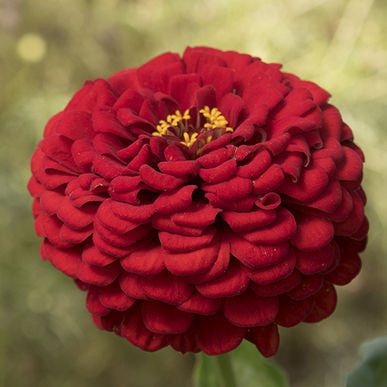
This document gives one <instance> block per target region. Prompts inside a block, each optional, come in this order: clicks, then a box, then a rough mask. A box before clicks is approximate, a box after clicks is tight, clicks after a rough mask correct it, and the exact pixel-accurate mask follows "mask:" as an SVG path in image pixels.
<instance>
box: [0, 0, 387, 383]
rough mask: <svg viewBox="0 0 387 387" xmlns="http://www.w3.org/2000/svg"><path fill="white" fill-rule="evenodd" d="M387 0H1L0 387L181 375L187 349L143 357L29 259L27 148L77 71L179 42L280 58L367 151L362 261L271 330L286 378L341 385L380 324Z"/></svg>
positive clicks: (132, 60) (185, 375)
mask: <svg viewBox="0 0 387 387" xmlns="http://www.w3.org/2000/svg"><path fill="white" fill-rule="evenodd" d="M386 18H387V2H386V1H385V0H374V1H373V0H361V1H360V0H348V1H347V0H283V1H271V0H260V1H258V0H245V1H239V0H228V1H227V0H212V1H205V0H197V1H194V2H190V1H180V0H165V1H163V0H121V1H120V0H94V1H93V0H53V1H46V0H0V90H1V91H0V122H1V126H0V135H1V137H0V138H1V141H0V187H1V189H0V245H1V250H0V251H1V260H0V385H3V386H7V387H8V386H11V387H19V386H33V387H40V386H48V387H51V386H55V387H65V386H72V387H81V386H82V387H86V386H93V387H102V386H107V385H113V386H117V387H120V386H122V387H123V386H131V387H136V386H150V387H153V386H167V385H168V386H172V387H173V386H181V387H184V386H190V385H191V380H190V374H191V369H192V363H193V356H191V355H185V356H181V355H180V354H178V353H175V352H173V351H172V350H170V349H164V350H162V351H160V352H158V353H155V354H149V353H146V352H143V351H140V350H138V349H137V348H134V347H133V346H132V345H130V344H128V343H127V342H126V341H125V340H123V339H119V338H118V337H116V336H115V335H113V334H108V333H105V332H100V331H98V330H97V329H96V328H95V327H94V325H93V324H92V322H91V319H90V317H89V315H88V312H87V311H86V309H85V307H84V297H85V295H84V294H82V293H81V292H79V291H78V290H77V289H76V288H75V286H74V285H73V282H72V281H71V280H70V279H68V278H65V277H64V276H63V275H62V274H61V273H59V272H58V271H57V270H56V269H54V268H53V267H51V266H50V265H49V264H48V263H47V262H41V261H40V258H39V241H38V238H37V237H36V236H35V234H34V231H33V221H32V216H31V211H30V206H31V199H30V197H29V195H28V193H27V191H26V188H25V187H26V183H27V181H28V178H29V175H30V172H29V159H30V157H31V154H32V152H33V151H34V149H35V147H36V145H37V143H38V141H39V139H40V138H41V136H42V131H43V128H44V125H45V123H46V122H47V120H48V118H49V117H50V116H52V115H53V114H54V113H56V112H57V111H59V110H61V109H62V108H63V107H64V105H65V103H66V101H67V100H68V99H69V98H70V97H71V95H72V94H74V92H75V91H76V90H77V89H78V88H80V87H81V85H82V83H83V81H84V80H85V79H92V78H96V77H107V76H109V75H111V74H112V73H113V72H115V71H118V70H120V69H122V68H125V67H131V66H137V65H140V64H141V63H143V62H145V61H146V60H148V59H149V58H151V57H152V56H154V55H157V54H159V53H161V52H163V51H169V50H170V51H174V52H180V53H181V52H182V51H183V49H184V48H185V46H186V45H191V46H194V45H209V46H215V47H219V48H221V49H234V50H237V51H240V52H247V53H250V54H253V55H256V56H259V57H261V58H262V59H263V60H265V61H268V62H281V63H283V64H284V68H285V70H286V71H289V72H295V73H296V74H298V75H300V76H301V77H303V78H304V79H309V80H313V81H316V82H318V83H320V84H321V85H322V86H323V87H325V88H326V89H327V90H328V91H330V92H331V93H332V95H333V98H332V101H333V103H334V104H336V105H337V106H338V107H339V108H340V110H341V112H342V115H343V117H344V119H345V120H346V122H347V123H348V124H349V125H350V126H351V127H352V128H353V130H354V133H355V138H356V141H357V143H358V144H360V145H361V146H362V148H363V149H364V151H365V153H366V158H367V162H366V165H365V174H364V175H365V179H364V187H365V189H366V191H367V194H368V198H369V204H368V207H367V214H368V215H369V218H370V220H371V231H370V238H369V247H368V249H367V251H366V252H365V253H364V254H363V255H362V258H363V262H364V268H363V271H362V273H361V275H360V276H359V277H358V278H357V279H355V280H354V281H353V283H352V284H350V285H349V286H346V287H344V288H342V289H338V293H339V304H338V307H337V311H336V313H335V314H334V315H333V316H332V317H331V318H329V319H328V320H326V321H323V322H321V323H319V324H311V325H308V324H304V325H300V326H297V327H295V328H291V329H289V330H288V329H282V330H281V338H282V343H281V347H280V351H279V354H278V355H276V357H275V359H276V361H277V362H279V363H280V364H281V365H282V366H283V367H284V368H285V369H286V370H287V372H288V373H289V376H290V382H291V385H292V386H294V387H310V386H312V385H314V386H318V387H319V386H323V387H325V386H340V385H344V381H345V376H346V374H347V373H348V372H349V370H350V369H351V368H352V366H353V364H354V363H355V361H356V348H357V347H358V346H359V344H360V342H362V341H363V340H364V339H368V338H372V337H374V336H377V335H383V334H386V326H387V324H386V323H387V308H386V301H387V298H386V292H385V291H383V290H382V289H385V288H386V282H387V281H386V272H387V260H386V259H385V255H386V252H387V240H386V238H385V237H384V235H385V232H386V230H387V228H386V225H387V217H386V216H385V215H386V213H387V200H385V192H386V191H387V176H386V167H385V166H386V164H387V152H385V149H386V145H387V136H386V134H385V125H386V121H387V113H386V110H387V98H386V97H387V23H385V20H386Z"/></svg>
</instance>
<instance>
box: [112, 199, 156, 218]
mask: <svg viewBox="0 0 387 387" xmlns="http://www.w3.org/2000/svg"><path fill="white" fill-rule="evenodd" d="M111 208H112V211H113V213H114V214H116V215H117V216H118V217H119V218H122V219H125V220H129V221H131V222H136V223H144V222H145V221H147V220H148V219H149V218H150V217H151V216H152V215H153V214H154V212H155V209H154V207H153V205H152V204H145V205H143V206H134V205H132V204H129V203H122V202H117V201H115V200H112V202H111Z"/></svg>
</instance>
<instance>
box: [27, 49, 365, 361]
mask: <svg viewBox="0 0 387 387" xmlns="http://www.w3.org/2000/svg"><path fill="white" fill-rule="evenodd" d="M329 97H330V95H329V94H328V93H327V92H326V91H325V90H323V89H322V88H320V87H319V86H317V85H316V84H314V83H312V82H308V81H303V80H300V79H299V78H298V77H297V76H295V75H293V74H289V73H285V72H282V71H281V66H280V65H278V64H267V63H264V62H262V61H261V60H260V59H259V58H255V57H251V56H249V55H245V54H239V53H236V52H232V51H227V52H223V51H220V50H216V49H212V48H204V47H197V48H187V49H186V51H185V52H184V54H183V56H182V57H180V56H179V55H177V54H173V53H166V54H163V55H160V56H158V57H157V58H155V59H153V60H151V61H149V62H148V63H146V64H144V65H143V66H141V67H139V68H131V69H126V70H123V71H120V72H118V73H116V74H114V75H113V76H112V77H110V78H109V79H106V80H105V79H97V80H94V81H87V82H86V83H85V85H84V86H83V87H82V88H81V89H80V90H79V91H78V92H77V93H76V94H75V95H74V97H73V98H72V99H71V101H70V102H69V104H68V105H67V106H66V108H65V109H64V110H63V111H62V112H60V113H58V114H56V115H55V116H54V117H52V118H51V119H50V121H49V122H48V124H47V126H46V128H45V132H44V139H43V140H42V141H41V142H40V143H39V145H38V148H37V150H36V151H35V153H34V155H33V158H32V174H33V177H32V178H31V180H30V182H29V190H30V192H31V195H32V196H33V197H34V198H35V199H34V204H33V213H34V216H35V219H36V221H35V226H36V232H37V234H38V235H39V237H42V238H44V239H43V242H42V247H41V255H42V257H43V259H45V260H49V261H50V262H51V263H52V264H53V265H54V266H55V267H57V268H58V269H59V270H61V271H62V272H63V273H64V274H66V275H68V276H70V277H72V278H74V279H75V281H76V283H77V285H78V286H79V288H80V289H82V290H85V291H87V300H86V306H87V309H88V310H89V312H90V313H91V314H92V317H93V320H94V322H95V324H96V325H97V326H98V327H99V328H102V329H105V330H110V331H114V332H115V333H117V334H118V335H120V336H123V337H125V338H126V339H128V340H129V341H130V342H131V343H133V344H134V345H136V346H138V347H140V348H142V349H145V350H148V351H155V350H158V349H160V348H162V347H164V346H167V345H170V346H172V347H173V348H174V349H176V350H178V351H181V352H183V353H185V352H198V351H204V352H206V353H207V354H220V353H224V352H227V351H230V350H232V349H234V348H235V347H237V346H238V345H239V343H240V342H241V341H242V340H243V339H246V340H249V341H251V342H253V343H254V344H255V345H256V346H257V347H258V349H259V350H260V351H261V352H262V353H263V354H264V355H265V356H270V355H273V354H274V353H276V351H277V349H278V344H279V335H278V329H277V327H278V325H280V326H284V327H291V326H294V325H296V324H298V323H300V322H308V323H313V322H318V321H320V320H322V319H324V318H326V317H327V316H329V315H330V314H331V313H332V312H333V311H334V309H335V306H336V291H335V287H334V285H345V284H347V283H349V282H350V281H351V280H352V279H353V278H354V277H355V276H356V275H357V274H358V272H359V270H360V267H361V261H360V259H359V256H358V253H359V252H360V251H362V250H363V249H364V248H365V245H366V234H367V230H368V223H367V219H366V217H365V216H364V205H365V201H366V198H365V195H364V192H363V190H362V188H361V186H360V183H361V179H362V165H363V161H364V157H363V154H362V152H361V150H360V149H359V148H358V147H357V146H356V145H355V144H354V142H353V135H352V132H351V129H350V128H349V127H348V125H346V124H345V123H344V122H343V121H342V118H341V116H340V113H339V111H338V110H337V108H336V107H335V106H333V105H331V104H329V103H328V99H329Z"/></svg>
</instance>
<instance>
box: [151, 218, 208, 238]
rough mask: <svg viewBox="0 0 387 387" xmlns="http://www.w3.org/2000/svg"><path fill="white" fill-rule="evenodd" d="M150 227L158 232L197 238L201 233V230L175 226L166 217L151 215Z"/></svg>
mask: <svg viewBox="0 0 387 387" xmlns="http://www.w3.org/2000/svg"><path fill="white" fill-rule="evenodd" d="M152 227H153V228H154V229H156V230H158V231H167V232H169V233H172V234H179V235H187V236H194V237H198V236H200V235H201V234H202V233H203V231H204V230H203V228H197V227H184V226H180V225H178V224H176V223H175V222H174V221H173V220H172V219H171V217H170V216H168V215H158V214H156V215H153V217H152Z"/></svg>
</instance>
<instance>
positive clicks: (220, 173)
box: [199, 159, 237, 184]
mask: <svg viewBox="0 0 387 387" xmlns="http://www.w3.org/2000/svg"><path fill="white" fill-rule="evenodd" d="M236 170H237V164H236V160H235V159H229V160H227V161H225V162H224V163H222V164H220V165H218V166H217V167H214V168H208V169H205V168H201V169H200V170H199V176H200V177H201V178H202V179H203V180H204V181H205V182H207V183H211V184H215V183H220V182H222V181H225V180H228V179H230V178H231V177H232V176H234V175H235V172H236Z"/></svg>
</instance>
